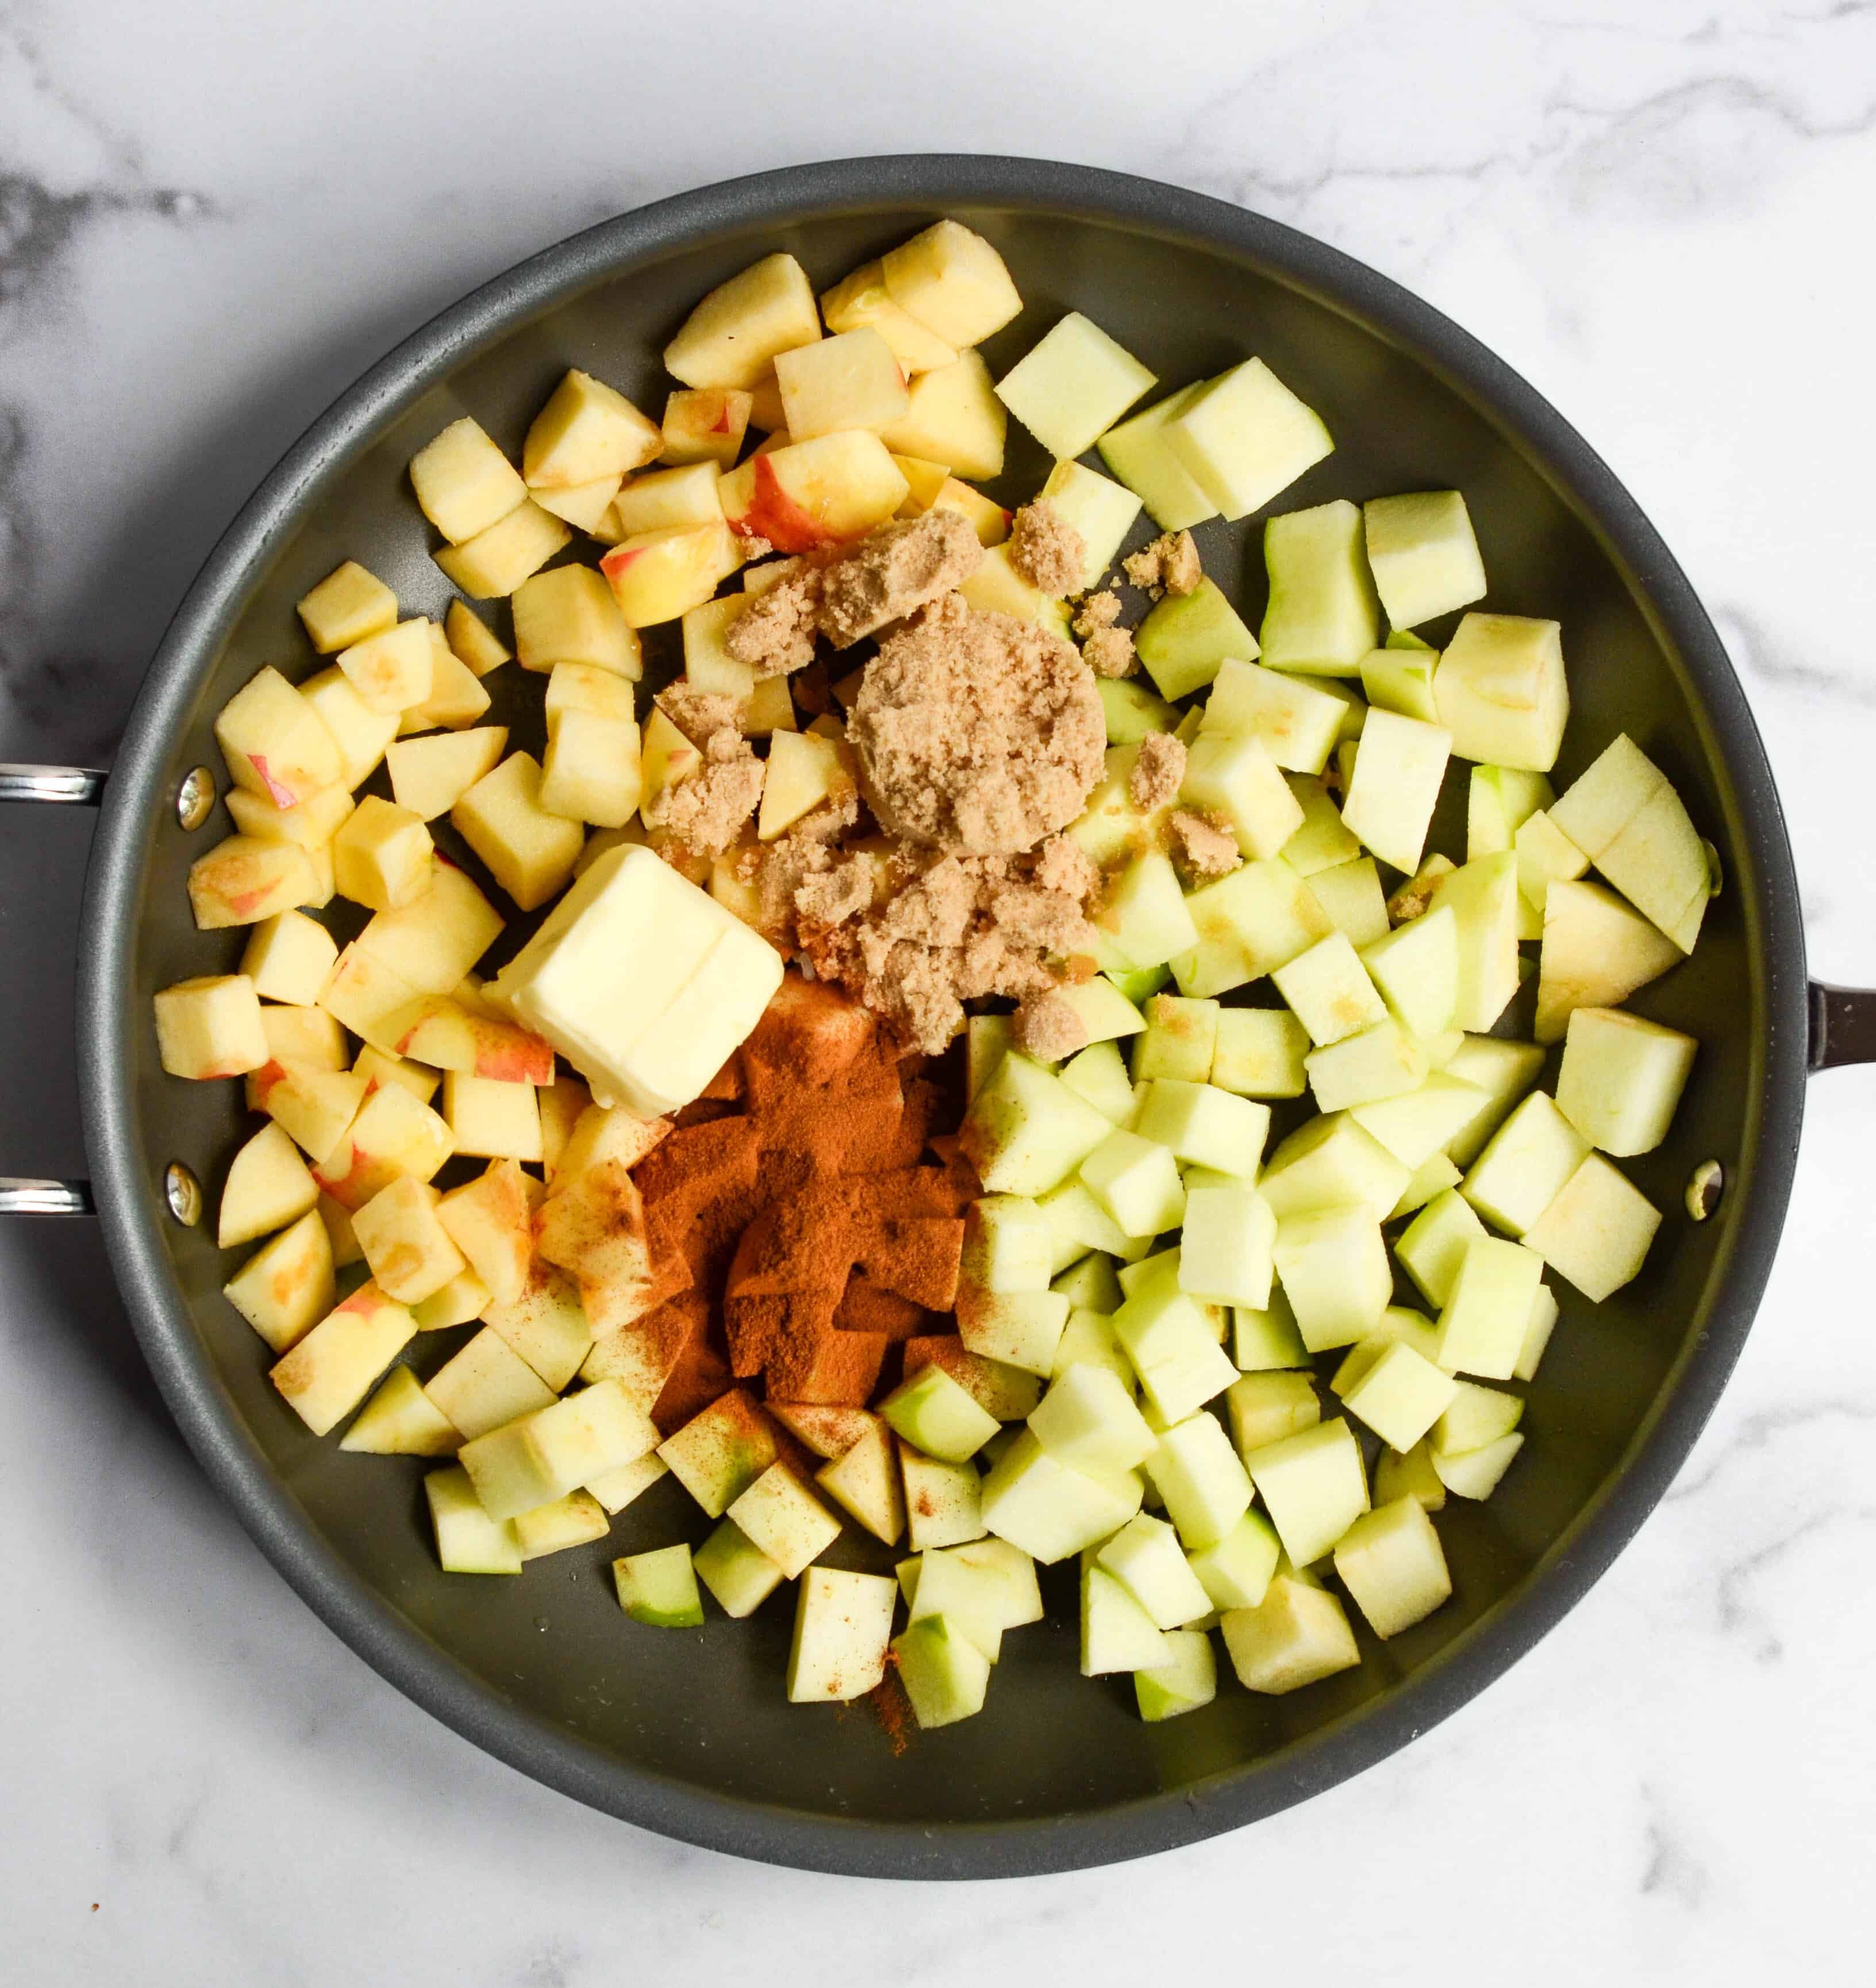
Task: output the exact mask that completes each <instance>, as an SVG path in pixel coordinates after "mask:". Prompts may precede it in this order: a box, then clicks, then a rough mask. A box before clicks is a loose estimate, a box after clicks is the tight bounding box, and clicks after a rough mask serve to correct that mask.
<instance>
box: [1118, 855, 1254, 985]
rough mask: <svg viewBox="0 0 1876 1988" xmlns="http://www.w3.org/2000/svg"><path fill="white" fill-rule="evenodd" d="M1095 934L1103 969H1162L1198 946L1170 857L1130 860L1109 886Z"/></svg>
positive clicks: (1141, 856)
mask: <svg viewBox="0 0 1876 1988" xmlns="http://www.w3.org/2000/svg"><path fill="white" fill-rule="evenodd" d="M1228 881H1229V880H1228ZM1094 931H1095V940H1096V946H1097V958H1100V962H1101V965H1102V966H1103V968H1104V969H1109V968H1113V969H1120V970H1121V971H1126V970H1128V969H1134V968H1137V967H1142V966H1161V965H1165V964H1167V963H1168V962H1170V961H1173V960H1176V959H1177V958H1178V957H1179V956H1180V955H1181V954H1182V953H1185V952H1190V951H1191V950H1192V948H1193V947H1194V946H1195V945H1198V936H1199V935H1198V927H1197V926H1196V925H1195V924H1194V923H1193V920H1192V911H1191V908H1190V907H1189V906H1188V904H1187V902H1186V898H1185V893H1184V892H1183V891H1181V889H1180V887H1179V874H1178V871H1176V870H1175V869H1174V868H1173V867H1172V859H1171V857H1169V856H1168V855H1166V854H1164V853H1163V852H1162V851H1161V850H1157V849H1151V850H1147V851H1146V852H1145V854H1143V855H1140V856H1137V857H1134V860H1132V861H1131V863H1129V864H1127V867H1125V868H1124V870H1122V871H1121V872H1120V874H1118V875H1117V876H1116V877H1114V879H1113V880H1112V881H1111V882H1110V884H1109V885H1108V887H1107V895H1106V897H1105V898H1104V899H1103V901H1102V903H1101V907H1100V911H1098V912H1097V915H1096V916H1095V918H1094ZM1175 971H1177V969H1176V968H1175Z"/></svg>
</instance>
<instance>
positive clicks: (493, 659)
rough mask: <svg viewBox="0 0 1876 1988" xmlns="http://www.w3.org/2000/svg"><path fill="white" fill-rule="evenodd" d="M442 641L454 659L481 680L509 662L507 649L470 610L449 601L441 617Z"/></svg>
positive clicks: (458, 603)
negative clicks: (446, 644)
mask: <svg viewBox="0 0 1876 1988" xmlns="http://www.w3.org/2000/svg"><path fill="white" fill-rule="evenodd" d="M443 639H444V641H446V642H448V644H449V646H450V649H451V653H452V654H454V655H455V658H456V660H457V661H458V662H459V663H461V664H464V665H465V667H466V668H469V669H472V670H473V671H475V674H477V675H478V677H485V676H487V675H488V672H489V671H491V670H499V668H501V667H502V664H504V663H505V662H507V661H509V650H508V646H507V644H505V643H504V642H503V641H502V638H501V637H499V635H497V634H495V632H494V631H493V630H492V629H491V628H490V627H489V626H488V623H487V622H485V621H484V620H482V619H481V618H480V617H478V615H477V614H475V612H474V610H472V609H471V608H469V607H466V606H465V604H464V603H462V602H461V601H460V600H452V601H451V603H449V608H448V612H447V613H446V614H444V617H443Z"/></svg>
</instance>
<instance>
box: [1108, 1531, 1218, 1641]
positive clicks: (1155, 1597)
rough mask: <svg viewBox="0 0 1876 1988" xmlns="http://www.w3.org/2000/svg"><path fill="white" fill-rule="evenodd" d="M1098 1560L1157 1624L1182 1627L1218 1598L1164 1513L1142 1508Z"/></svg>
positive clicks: (1115, 1536) (1208, 1608)
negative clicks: (1158, 1516)
mask: <svg viewBox="0 0 1876 1988" xmlns="http://www.w3.org/2000/svg"><path fill="white" fill-rule="evenodd" d="M1095 1564H1096V1565H1097V1567H1101V1568H1103V1569H1104V1570H1106V1571H1107V1573H1109V1574H1112V1575H1113V1576H1114V1578H1115V1579H1116V1580H1117V1581H1119V1582H1120V1584H1121V1586H1122V1587H1124V1588H1125V1589H1126V1590H1127V1593H1128V1594H1131V1596H1132V1597H1134V1600H1135V1601H1137V1602H1138V1603H1139V1604H1140V1605H1141V1608H1144V1610H1145V1611H1146V1612H1147V1614H1148V1616H1149V1617H1150V1618H1151V1620H1152V1621H1153V1623H1154V1626H1155V1627H1156V1628H1161V1629H1178V1628H1184V1626H1185V1625H1186V1624H1187V1623H1188V1622H1193V1621H1197V1620H1198V1618H1199V1617H1200V1616H1202V1615H1205V1614H1210V1612H1211V1611H1212V1597H1210V1596H1209V1595H1208V1594H1207V1593H1206V1592H1205V1589H1204V1587H1202V1585H1201V1584H1200V1582H1199V1579H1198V1575H1197V1574H1195V1573H1193V1571H1192V1568H1191V1567H1190V1565H1189V1564H1188V1563H1187V1560H1186V1557H1185V1554H1183V1553H1182V1552H1181V1550H1180V1547H1179V1539H1178V1534H1177V1533H1175V1531H1174V1530H1173V1529H1172V1527H1171V1526H1169V1525H1168V1524H1167V1523H1166V1521H1165V1520H1164V1519H1155V1518H1154V1517H1153V1516H1151V1514H1150V1513H1145V1512H1141V1513H1138V1514H1137V1516H1134V1517H1133V1518H1131V1519H1130V1520H1128V1521H1127V1523H1126V1524H1125V1525H1124V1526H1122V1527H1121V1530H1119V1531H1118V1532H1117V1533H1115V1534H1114V1537H1113V1538H1112V1539H1110V1540H1108V1541H1107V1543H1106V1545H1104V1547H1102V1548H1101V1550H1100V1552H1099V1553H1098V1554H1097V1555H1096V1556H1095Z"/></svg>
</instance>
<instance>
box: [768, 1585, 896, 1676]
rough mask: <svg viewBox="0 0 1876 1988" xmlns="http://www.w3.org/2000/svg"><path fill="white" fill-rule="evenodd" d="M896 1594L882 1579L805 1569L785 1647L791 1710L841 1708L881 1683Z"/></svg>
mask: <svg viewBox="0 0 1876 1988" xmlns="http://www.w3.org/2000/svg"><path fill="white" fill-rule="evenodd" d="M897 1594H898V1591H897V1587H895V1586H894V1583H893V1582H892V1581H890V1580H888V1579H887V1577H886V1576H884V1574H848V1573H844V1572H842V1571H840V1570H838V1569H836V1568H833V1567H810V1568H809V1569H808V1570H807V1572H806V1574H804V1575H803V1577H802V1583H801V1588H800V1591H799V1594H798V1595H797V1597H796V1603H795V1630H794V1637H793V1641H791V1642H790V1644H789V1652H788V1699H789V1703H790V1704H791V1705H828V1704H847V1703H848V1702H850V1701H851V1700H853V1699H856V1698H859V1697H860V1696H864V1694H865V1693H866V1692H869V1691H871V1690H872V1689H874V1687H875V1686H876V1685H878V1684H880V1683H881V1682H883V1681H884V1678H885V1675H886V1654H887V1646H888V1645H889V1644H890V1643H891V1640H892V1613H893V1605H894V1602H895V1601H897Z"/></svg>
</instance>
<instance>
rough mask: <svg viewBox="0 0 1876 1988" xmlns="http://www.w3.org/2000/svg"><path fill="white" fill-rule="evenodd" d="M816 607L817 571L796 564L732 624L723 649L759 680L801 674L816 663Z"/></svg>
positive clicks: (802, 564)
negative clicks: (794, 673)
mask: <svg viewBox="0 0 1876 1988" xmlns="http://www.w3.org/2000/svg"><path fill="white" fill-rule="evenodd" d="M820 602H821V576H820V570H819V569H818V568H817V567H815V566H809V565H807V564H806V563H805V562H804V563H799V564H797V565H796V566H794V568H793V570H792V571H790V572H788V573H784V574H783V576H782V577H781V578H780V579H779V580H777V581H776V583H775V584H774V585H773V586H772V587H769V588H767V589H766V590H765V591H763V592H762V593H759V594H757V595H756V596H755V597H754V598H753V599H752V600H751V601H750V603H749V606H748V607H745V608H744V610H742V613H741V614H739V615H738V616H737V617H736V618H735V620H733V621H732V622H731V623H730V624H729V627H728V630H727V631H725V634H724V637H723V646H724V647H725V649H726V650H728V652H729V654H730V655H731V656H732V658H734V660H735V661H737V662H739V663H747V664H749V667H750V668H752V670H754V671H755V674H757V675H758V676H759V677H779V676H786V675H788V674H790V673H791V672H793V671H796V670H799V669H803V668H806V666H807V665H808V664H810V663H811V662H812V661H813V660H814V632H815V629H816V627H817V625H818V621H819V616H820ZM673 722H676V721H675V720H673Z"/></svg>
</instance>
